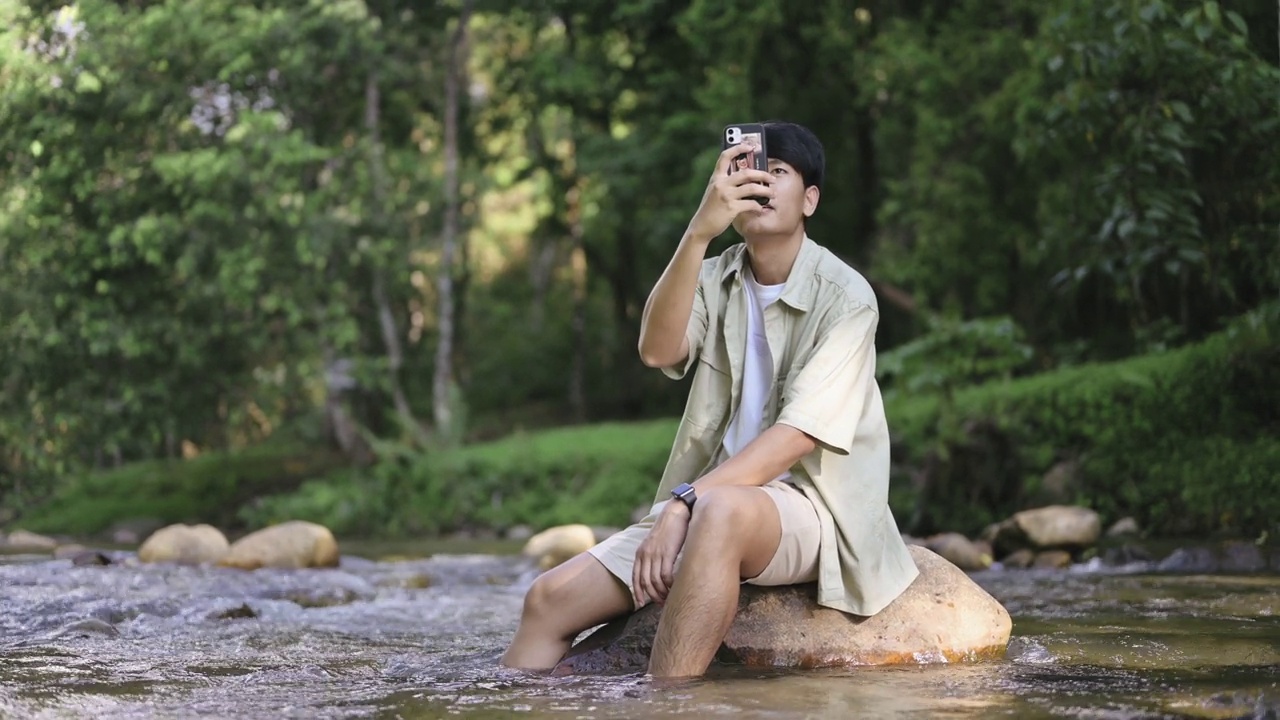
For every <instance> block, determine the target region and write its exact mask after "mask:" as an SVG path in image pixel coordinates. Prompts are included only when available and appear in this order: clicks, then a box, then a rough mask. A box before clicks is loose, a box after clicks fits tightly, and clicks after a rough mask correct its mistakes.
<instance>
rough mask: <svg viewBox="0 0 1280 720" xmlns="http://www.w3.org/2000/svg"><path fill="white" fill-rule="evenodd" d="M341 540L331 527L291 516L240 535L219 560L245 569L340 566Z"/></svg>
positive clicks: (227, 565) (228, 565)
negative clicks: (335, 535)
mask: <svg viewBox="0 0 1280 720" xmlns="http://www.w3.org/2000/svg"><path fill="white" fill-rule="evenodd" d="M338 561H339V558H338V541H337V540H335V539H334V538H333V533H331V532H329V528H327V527H325V526H323V525H317V524H316V523H312V522H307V521H305V520H290V521H289V522H283V523H280V524H279V525H272V526H270V527H265V528H262V529H261V530H257V531H255V532H251V533H249V534H248V535H245V536H244V537H242V538H240V539H239V540H237V541H235V543H233V544H232V545H231V550H230V552H228V553H227V555H226V557H224V558H222V560H221V561H220V562H219V563H218V564H219V565H221V566H223V567H234V568H240V569H242V570H257V569H258V568H315V567H337V566H338Z"/></svg>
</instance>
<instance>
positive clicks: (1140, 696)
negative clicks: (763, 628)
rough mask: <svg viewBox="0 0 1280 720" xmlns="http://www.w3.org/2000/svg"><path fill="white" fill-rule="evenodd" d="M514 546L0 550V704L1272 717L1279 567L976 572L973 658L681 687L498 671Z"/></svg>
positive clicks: (239, 712)
mask: <svg viewBox="0 0 1280 720" xmlns="http://www.w3.org/2000/svg"><path fill="white" fill-rule="evenodd" d="M517 551H518V547H510V546H482V545H478V544H473V545H466V544H463V545H456V544H455V545H451V546H440V545H436V546H433V545H431V544H429V543H413V544H400V545H398V546H389V545H385V544H384V545H374V544H364V545H362V544H359V543H344V545H343V553H344V554H343V558H342V566H341V567H340V568H338V569H331V570H259V571H254V572H243V571H238V570H231V569H221V568H210V567H205V568H196V567H179V566H163V565H149V566H148V565H134V564H130V563H129V562H127V560H128V558H130V557H131V553H128V552H123V551H119V552H114V553H111V554H112V555H113V557H115V558H117V559H125V560H126V562H125V563H123V564H113V565H110V566H106V567H76V566H73V564H72V563H71V561H70V560H51V559H49V558H48V557H47V556H40V557H34V556H16V557H0V718H4V719H6V720H7V719H8V718H14V719H15V720H16V719H21V720H26V719H28V718H122V719H123V718H157V717H158V718H194V717H211V718H235V719H237V720H247V719H250V718H309V719H310V718H378V719H382V718H386V719H391V718H406V719H408V718H446V717H467V718H508V717H529V718H553V717H554V718H650V717H653V718H660V717H684V716H689V717H698V718H702V717H731V718H734V719H735V720H746V719H748V718H752V719H754V718H769V719H771V720H773V719H783V718H828V717H830V718H954V719H962V718H963V719H968V718H991V717H1014V718H1059V717H1072V718H1096V719H1099V720H1103V719H1105V720H1121V719H1129V718H1143V719H1147V718H1259V719H1261V718H1278V717H1280V576H1277V575H1276V574H1274V573H1271V574H1265V573H1263V574H1237V575H1232V574H1187V573H1184V574H1172V573H1160V572H1156V571H1155V569H1154V566H1151V565H1145V564H1141V563H1134V564H1130V565H1125V566H1122V567H1107V566H1104V565H1102V564H1101V563H1098V562H1094V563H1091V564H1087V565H1078V566H1075V567H1073V568H1070V569H1067V570H1055V571H1048V570H1033V571H1027V570H1023V571H1012V570H1010V571H1002V570H997V569H993V570H986V571H982V572H978V573H973V574H971V577H973V578H974V579H975V580H976V581H977V582H978V583H979V584H980V585H981V586H982V587H983V588H985V589H986V590H987V591H988V592H990V593H991V594H992V595H994V596H995V597H996V598H997V599H998V600H1000V601H1001V602H1002V603H1003V604H1004V605H1005V607H1006V608H1008V610H1009V612H1010V614H1011V615H1012V616H1013V638H1012V640H1011V642H1010V645H1009V651H1008V653H1007V657H1006V658H1005V659H1004V660H1002V661H999V662H987V663H979V664H971V665H947V664H940V665H927V666H909V667H884V668H870V667H864V668H848V669H840V670H817V671H814V670H810V671H787V670H776V671H761V670H747V669H744V668H735V667H715V668H713V670H712V671H711V672H710V673H708V675H707V676H705V677H703V678H700V679H697V680H693V681H688V682H684V683H681V684H678V685H676V686H674V687H660V686H653V685H652V684H650V683H649V682H648V681H647V679H646V678H645V677H643V676H641V675H625V676H602V677H567V678H550V677H546V676H541V675H531V674H527V673H521V672H516V671H511V670H507V669H504V668H501V667H500V666H499V665H498V658H499V657H500V656H501V654H502V652H503V650H504V649H505V647H506V643H507V641H508V640H509V639H510V637H511V634H512V632H513V631H514V629H515V626H516V621H517V619H518V617H519V613H520V606H521V600H522V598H523V594H524V591H525V589H526V588H528V586H529V583H531V582H532V581H533V579H534V577H536V570H535V569H534V568H532V567H531V565H530V564H529V562H528V561H527V560H524V559H522V558H521V557H519V556H518V555H517V554H516V553H517Z"/></svg>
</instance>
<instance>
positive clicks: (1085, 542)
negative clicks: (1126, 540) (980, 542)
mask: <svg viewBox="0 0 1280 720" xmlns="http://www.w3.org/2000/svg"><path fill="white" fill-rule="evenodd" d="M1101 534H1102V519H1101V518H1099V517H1098V513H1096V512H1094V511H1092V510H1090V509H1089V508H1085V507H1079V506H1075V505H1048V506H1045V507H1041V508H1036V509H1034V510H1023V511H1022V512H1018V513H1014V515H1013V517H1011V518H1009V519H1008V520H1005V521H1004V522H1002V523H1000V526H999V528H998V529H997V530H996V532H995V538H994V539H993V540H992V545H993V546H994V547H995V549H996V553H997V554H998V555H1000V556H1001V557H1003V556H1005V555H1007V554H1009V553H1011V552H1013V551H1015V550H1019V549H1021V548H1026V547H1029V548H1031V549H1033V550H1072V551H1075V550H1083V549H1085V548H1087V547H1090V546H1092V545H1093V544H1094V543H1096V542H1098V536H1100V535H1101Z"/></svg>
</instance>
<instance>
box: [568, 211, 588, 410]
mask: <svg viewBox="0 0 1280 720" xmlns="http://www.w3.org/2000/svg"><path fill="white" fill-rule="evenodd" d="M568 197H569V204H568V211H569V212H568V214H569V217H568V220H569V237H570V239H571V240H572V242H573V249H572V254H571V255H570V262H571V263H572V268H573V319H572V326H571V327H572V329H573V361H572V363H571V365H570V370H569V409H570V412H572V413H573V421H574V422H576V423H584V422H586V421H587V379H586V375H587V258H586V253H585V252H584V251H583V249H582V202H581V198H582V188H581V186H579V187H574V188H573V189H571V190H570V191H569V193H568Z"/></svg>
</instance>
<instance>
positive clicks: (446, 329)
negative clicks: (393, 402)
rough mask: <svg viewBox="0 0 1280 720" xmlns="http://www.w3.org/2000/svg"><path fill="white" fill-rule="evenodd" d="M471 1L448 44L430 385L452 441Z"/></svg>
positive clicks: (439, 422)
mask: <svg viewBox="0 0 1280 720" xmlns="http://www.w3.org/2000/svg"><path fill="white" fill-rule="evenodd" d="M470 19H471V0H463V2H462V10H461V12H460V13H459V14H458V27H457V28H456V29H455V30H454V33H453V38H452V40H451V41H450V43H449V67H448V70H447V72H446V74H445V81H444V83H445V84H444V103H445V105H444V231H443V234H442V237H441V248H440V275H439V283H438V287H439V289H438V293H439V302H440V308H439V312H438V313H437V317H438V318H439V322H440V341H439V344H438V345H436V363H435V372H434V374H433V377H432V382H431V394H432V410H433V411H434V412H433V414H434V417H435V426H436V433H437V435H439V436H441V437H443V438H451V437H453V434H454V432H455V428H454V417H453V402H452V401H453V389H454V382H453V340H454V337H453V321H454V315H453V305H454V298H453V255H454V252H455V250H456V247H457V244H458V94H459V92H460V86H461V84H462V79H463V75H464V74H465V67H464V64H465V62H466V58H465V55H464V52H463V49H464V42H465V40H466V32H467V24H468V22H469V21H470Z"/></svg>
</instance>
